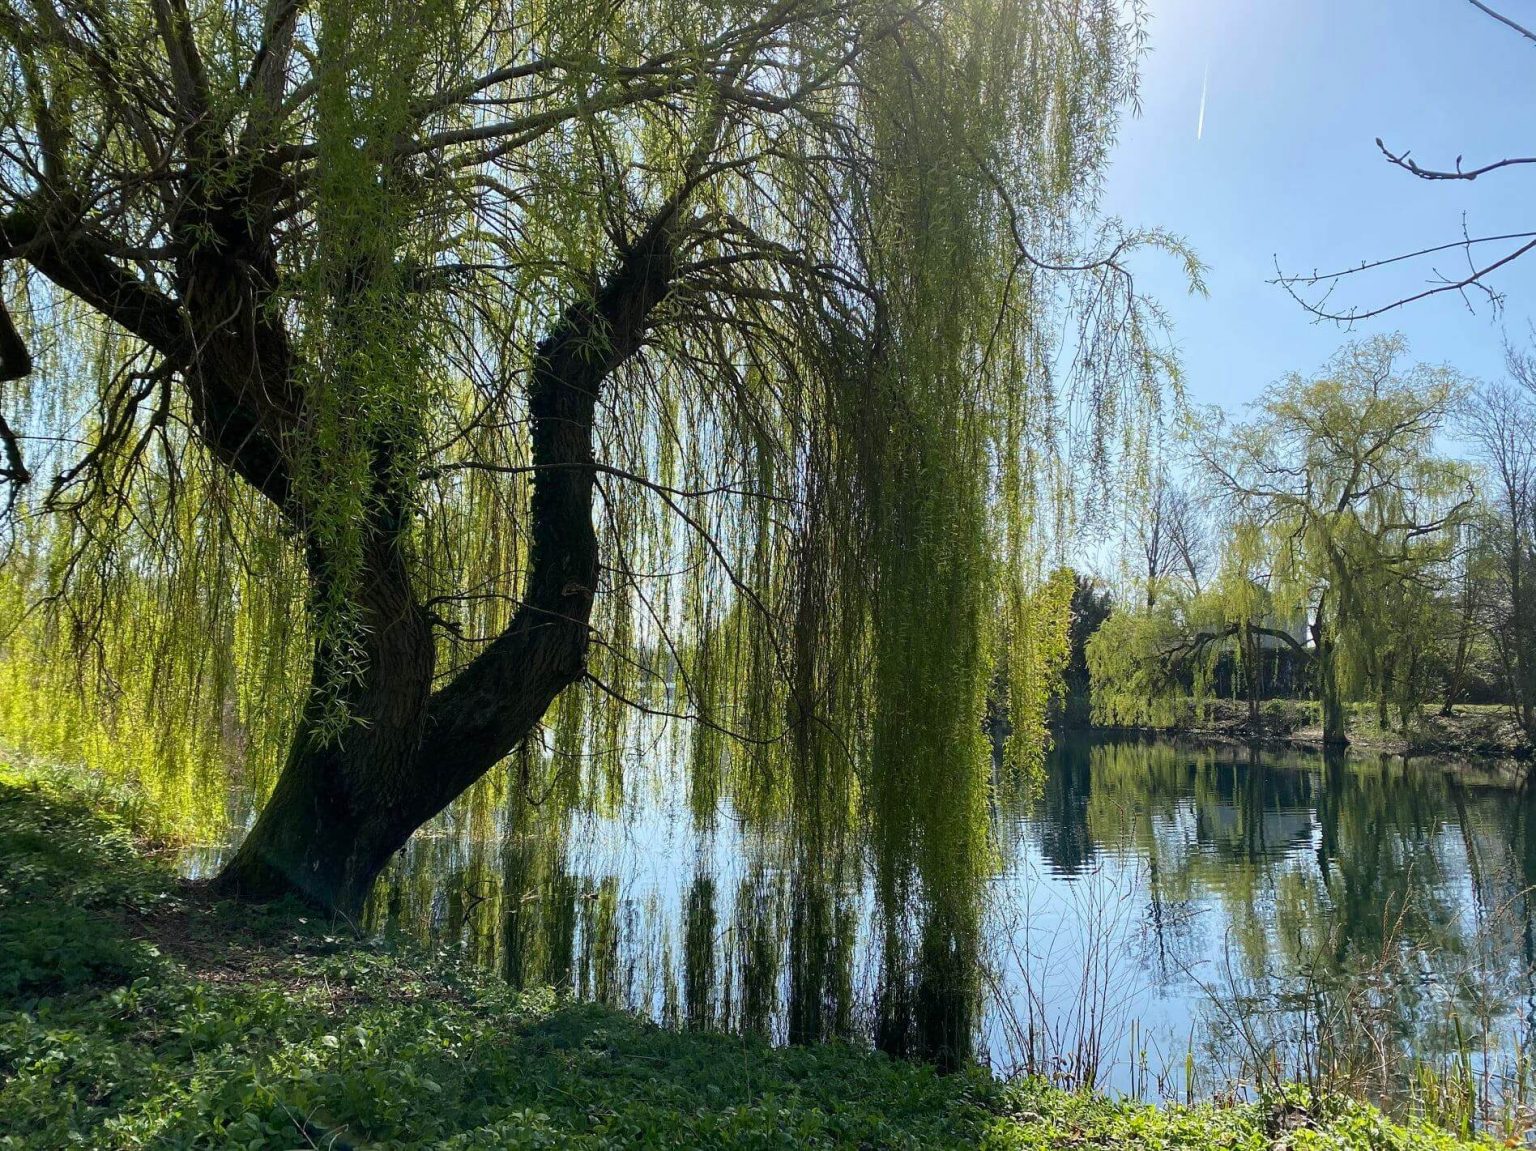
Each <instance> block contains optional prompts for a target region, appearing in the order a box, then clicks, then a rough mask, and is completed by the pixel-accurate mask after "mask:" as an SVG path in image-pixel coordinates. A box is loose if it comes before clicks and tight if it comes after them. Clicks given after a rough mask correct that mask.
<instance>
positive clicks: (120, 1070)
mask: <svg viewBox="0 0 1536 1151" xmlns="http://www.w3.org/2000/svg"><path fill="white" fill-rule="evenodd" d="M210 1146H217V1147H252V1148H255V1147H260V1148H269V1147H270V1148H295V1147H299V1148H303V1147H330V1148H336V1149H338V1151H340V1149H342V1148H347V1147H353V1148H363V1147H368V1148H384V1147H440V1148H565V1147H570V1148H598V1147H709V1148H716V1147H719V1148H726V1147H731V1148H747V1147H751V1148H769V1147H850V1148H853V1147H857V1148H887V1147H891V1148H901V1147H912V1148H917V1147H922V1148H942V1147H985V1148H998V1149H1003V1148H1069V1147H1085V1148H1174V1147H1187V1148H1208V1147H1209V1148H1245V1149H1246V1148H1253V1149H1255V1151H1257V1149H1259V1148H1271V1147H1273V1148H1288V1149H1293V1151H1307V1149H1309V1148H1318V1149H1322V1148H1337V1149H1339V1151H1346V1149H1354V1148H1377V1147H1380V1148H1399V1149H1402V1151H1428V1149H1431V1148H1434V1149H1441V1148H1445V1149H1451V1148H1455V1147H1458V1146H1463V1144H1459V1143H1457V1142H1456V1141H1455V1140H1453V1139H1452V1138H1451V1137H1449V1136H1447V1135H1444V1134H1441V1133H1438V1132H1435V1131H1432V1130H1430V1129H1428V1128H1415V1129H1405V1128H1402V1127H1399V1126H1395V1125H1392V1124H1389V1123H1387V1122H1386V1121H1385V1120H1383V1119H1382V1118H1381V1116H1380V1115H1379V1114H1378V1113H1377V1112H1376V1111H1374V1110H1372V1109H1370V1108H1367V1107H1359V1106H1355V1105H1352V1104H1347V1103H1337V1104H1304V1103H1301V1102H1299V1101H1297V1100H1291V1101H1290V1102H1289V1103H1288V1104H1287V1105H1285V1106H1277V1105H1274V1104H1255V1105H1251V1106H1242V1107H1197V1108H1170V1109H1165V1110H1159V1109H1156V1108H1153V1107H1149V1106H1146V1105H1143V1104H1117V1103H1113V1102H1110V1101H1107V1100H1104V1099H1102V1098H1098V1097H1094V1096H1087V1095H1074V1094H1068V1093H1065V1092H1061V1091H1057V1090H1053V1089H1051V1088H1049V1087H1046V1086H1044V1085H1042V1084H1038V1083H1022V1084H1012V1085H1005V1084H1002V1083H999V1082H997V1081H995V1080H993V1079H992V1078H990V1077H989V1076H987V1075H986V1074H985V1073H984V1072H982V1071H980V1070H974V1071H971V1072H967V1073H963V1074H958V1075H951V1076H947V1077H942V1076H939V1075H937V1074H935V1073H934V1072H933V1071H932V1070H931V1069H929V1068H925V1067H919V1066H915V1065H911V1064H905V1063H900V1062H896V1061H893V1060H890V1059H887V1058H885V1057H884V1056H881V1055H878V1054H874V1053H871V1052H868V1051H863V1050H859V1049H856V1048H853V1047H848V1046H842V1045H830V1046H824V1047H815V1048H795V1049H775V1048H773V1047H770V1046H769V1045H767V1044H766V1043H763V1042H761V1041H759V1040H756V1039H742V1038H736V1037H728V1036H723V1035H701V1034H683V1033H677V1032H671V1031H666V1030H663V1029H660V1028H658V1027H655V1026H652V1025H651V1024H649V1023H646V1022H644V1021H642V1020H639V1019H636V1018H634V1017H632V1016H629V1015H626V1014H623V1013H620V1012H616V1011H612V1010H607V1009H602V1008H597V1007H592V1006H580V1005H574V1004H570V1003H564V1002H560V1001H558V1000H557V999H556V998H555V997H554V996H552V995H550V994H548V993H516V992H513V991H511V990H510V989H508V988H507V987H505V986H500V985H498V984H497V983H496V982H495V981H494V980H492V979H489V978H487V977H485V976H482V975H479V974H477V973H475V972H473V971H470V970H466V969H464V968H461V967H459V966H457V965H455V964H453V963H451V962H449V961H447V960H445V959H442V958H437V959H432V958H429V957H423V956H411V955H402V954H394V953H389V952H387V951H385V950H382V949H380V948H379V947H378V946H376V945H371V944H367V943H362V942H358V941H356V940H353V939H351V938H350V937H348V938H338V937H336V936H334V935H332V934H330V933H328V932H327V931H326V929H325V927H324V925H322V924H318V923H316V922H314V921H313V919H312V917H310V916H306V915H304V914H303V913H302V911H300V910H298V909H294V908H278V909H269V910H257V909H249V908H238V907H232V906H228V905H217V904H212V903H210V902H209V901H207V900H206V899H204V898H203V897H202V896H201V895H200V893H199V892H198V891H197V890H196V889H195V888H192V887H189V886H187V885H185V884H183V883H181V882H179V881H178V880H176V879H175V878H174V876H173V875H172V873H171V872H170V871H169V870H168V869H167V868H166V867H165V866H164V865H163V864H161V863H158V862H156V861H155V860H154V859H153V858H152V857H150V856H147V855H146V854H144V853H143V852H141V851H140V850H139V849H137V848H136V847H135V845H134V843H133V842H132V840H131V838H130V837H129V836H128V835H127V833H126V832H125V830H124V829H123V827H122V826H121V824H120V823H118V822H116V821H115V820H114V818H113V817H112V816H111V815H110V814H109V813H104V812H102V811H100V810H92V809H91V808H90V807H89V806H88V805H87V804H86V803H85V802H84V801H82V800H81V799H80V798H78V797H76V796H71V795H70V794H68V793H64V792H61V791H60V790H59V789H58V788H57V787H52V786H49V787H44V786H40V785H37V784H32V783H27V782H25V781H22V780H20V779H18V778H17V777H15V776H14V775H9V776H8V775H6V774H5V773H4V772H3V771H0V1147H35V1148H42V1147H88V1148H120V1147H121V1148H127V1147H164V1148H172V1147H210Z"/></svg>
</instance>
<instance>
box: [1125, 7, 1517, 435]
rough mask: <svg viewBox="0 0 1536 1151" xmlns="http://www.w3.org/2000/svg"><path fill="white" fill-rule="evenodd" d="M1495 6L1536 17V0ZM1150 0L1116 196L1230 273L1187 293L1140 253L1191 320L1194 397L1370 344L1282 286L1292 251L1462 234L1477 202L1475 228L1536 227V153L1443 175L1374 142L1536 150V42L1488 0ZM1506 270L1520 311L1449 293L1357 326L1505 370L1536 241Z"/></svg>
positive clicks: (1178, 322)
mask: <svg viewBox="0 0 1536 1151" xmlns="http://www.w3.org/2000/svg"><path fill="white" fill-rule="evenodd" d="M1494 6H1495V7H1497V8H1499V9H1500V10H1501V11H1504V12H1505V13H1506V14H1507V15H1509V16H1510V17H1512V18H1514V19H1516V20H1519V21H1521V22H1522V23H1525V24H1527V25H1528V26H1536V0H1495V3H1494ZM1150 7H1151V15H1152V23H1151V29H1150V31H1151V50H1150V53H1149V54H1148V56H1147V57H1146V58H1145V59H1144V61H1143V65H1142V73H1143V82H1142V89H1141V92H1142V106H1143V107H1142V115H1141V116H1140V117H1139V118H1127V120H1126V121H1125V123H1124V124H1123V125H1122V127H1121V131H1120V140H1119V144H1118V145H1117V148H1116V152H1115V157H1114V162H1113V166H1112V168H1111V170H1110V173H1109V179H1108V186H1107V192H1106V198H1105V203H1104V207H1105V209H1106V210H1107V211H1108V212H1109V213H1111V214H1114V215H1118V216H1120V217H1122V218H1123V219H1124V220H1125V221H1126V222H1127V223H1130V224H1141V225H1157V226H1161V227H1165V228H1167V229H1169V230H1171V231H1173V232H1176V233H1178V234H1180V235H1182V236H1184V237H1185V238H1186V239H1187V240H1188V241H1189V242H1190V243H1191V244H1192V245H1193V247H1194V248H1195V250H1196V251H1197V252H1198V253H1199V254H1200V256H1201V257H1202V259H1204V260H1205V262H1206V263H1207V264H1208V265H1209V266H1210V273H1209V277H1208V286H1209V290H1210V294H1209V297H1208V298H1200V297H1191V296H1189V295H1188V294H1187V293H1186V292H1185V290H1184V288H1183V287H1182V284H1181V281H1180V278H1179V272H1178V269H1177V268H1176V267H1175V266H1174V264H1173V262H1172V261H1169V260H1166V259H1154V258H1152V257H1151V256H1150V255H1149V256H1146V257H1143V258H1141V259H1140V260H1139V262H1138V266H1137V271H1138V278H1139V280H1140V282H1141V284H1142V286H1143V287H1144V288H1145V289H1147V290H1149V291H1151V292H1152V293H1153V294H1155V295H1156V296H1157V297H1158V298H1159V299H1160V300H1161V301H1162V302H1163V303H1164V304H1165V306H1166V307H1167V308H1168V310H1169V312H1170V313H1171V315H1172V318H1173V321H1174V324H1175V331H1174V337H1175V340H1176V342H1177V344H1178V347H1179V349H1180V352H1181V355H1182V359H1183V362H1184V365H1185V371H1186V380H1187V384H1188V387H1189V394H1190V398H1191V400H1192V401H1193V402H1195V403H1201V404H1204V403H1221V404H1223V405H1224V406H1226V407H1228V408H1231V409H1234V410H1235V409H1237V408H1240V407H1241V405H1242V404H1243V403H1244V402H1246V401H1248V400H1250V399H1252V398H1253V397H1254V396H1256V395H1257V394H1258V393H1259V392H1260V391H1261V390H1262V389H1263V388H1264V387H1265V385H1267V384H1268V383H1270V382H1271V381H1273V380H1274V379H1276V378H1278V377H1279V376H1281V375H1282V374H1284V373H1285V372H1287V371H1289V370H1292V369H1295V370H1300V371H1303V372H1310V371H1311V370H1312V369H1314V368H1316V367H1317V366H1318V365H1319V364H1321V363H1322V361H1324V360H1325V359H1326V358H1327V357H1328V356H1329V355H1330V354H1331V353H1332V351H1333V350H1334V349H1336V348H1337V347H1338V345H1339V344H1340V343H1341V342H1343V341H1344V340H1345V339H1347V338H1349V336H1348V334H1347V333H1346V332H1345V331H1344V330H1342V329H1340V328H1339V327H1337V326H1334V325H1329V324H1321V325H1320V324H1317V323H1315V322H1314V321H1313V320H1312V319H1311V317H1309V316H1308V315H1307V314H1306V313H1305V312H1304V311H1303V310H1302V309H1301V308H1300V307H1298V306H1297V305H1296V304H1295V303H1294V302H1293V301H1292V300H1291V299H1290V298H1289V297H1288V296H1287V295H1286V294H1285V292H1284V291H1283V290H1282V289H1280V288H1278V287H1274V286H1271V285H1270V284H1268V283H1266V282H1265V281H1266V280H1269V279H1273V278H1274V275H1275V271H1274V269H1275V261H1276V259H1277V258H1278V260H1279V262H1280V265H1281V267H1283V268H1285V269H1287V270H1291V271H1307V270H1311V269H1313V268H1317V269H1319V270H1325V269H1332V268H1335V267H1348V266H1351V265H1354V264H1358V263H1359V262H1361V261H1362V260H1368V259H1378V258H1382V257H1386V256H1391V255H1396V254H1398V253H1400V252H1404V251H1409V250H1412V249H1415V248H1419V247H1423V246H1425V245H1428V244H1431V243H1441V242H1448V241H1452V240H1455V239H1457V238H1458V237H1459V236H1460V233H1461V226H1462V214H1463V213H1465V214H1466V221H1467V226H1468V229H1469V230H1470V231H1471V232H1472V233H1473V234H1474V235H1476V234H1479V233H1484V234H1493V233H1504V232H1518V231H1530V230H1536V166H1532V167H1527V168H1514V169H1511V170H1507V171H1504V172H1501V173H1492V174H1489V175H1486V176H1484V177H1482V178H1481V179H1479V180H1477V181H1475V182H1471V183H1468V182H1464V181H1447V182H1438V183H1431V182H1427V181H1423V180H1419V179H1416V178H1414V177H1413V176H1411V175H1409V174H1408V173H1406V172H1403V171H1401V170H1400V169H1397V168H1394V167H1392V166H1390V165H1389V164H1388V163H1387V162H1386V161H1385V160H1384V159H1383V158H1382V156H1381V154H1380V153H1379V152H1378V151H1377V150H1376V146H1375V144H1374V142H1373V141H1374V140H1375V138H1376V137H1377V136H1380V137H1382V138H1383V140H1384V141H1385V142H1386V143H1387V145H1388V146H1390V147H1393V148H1394V150H1401V149H1403V148H1411V149H1412V150H1413V154H1414V158H1415V159H1416V160H1418V161H1419V162H1420V163H1422V164H1424V165H1425V166H1426V167H1442V166H1449V165H1451V164H1453V163H1454V161H1455V158H1456V156H1457V155H1458V154H1461V155H1463V156H1464V163H1465V165H1466V166H1467V167H1472V166H1474V165H1477V164H1481V163H1484V162H1487V161H1490V160H1495V159H1499V158H1502V157H1504V156H1508V155H1515V154H1519V155H1531V154H1536V130H1533V129H1532V119H1531V116H1532V113H1533V111H1536V43H1532V42H1530V41H1528V40H1525V39H1523V38H1521V37H1520V36H1518V35H1517V34H1516V33H1514V32H1512V31H1510V30H1509V29H1507V28H1505V27H1504V26H1502V25H1500V24H1498V23H1496V22H1495V21H1494V20H1492V19H1490V18H1489V17H1488V16H1486V15H1484V14H1483V13H1481V12H1479V11H1478V10H1477V9H1476V8H1475V7H1473V5H1472V4H1471V3H1469V2H1468V0H1391V2H1389V0H1150ZM1207 76H1208V77H1209V79H1208V82H1207V81H1205V78H1206V77H1207ZM1202 82H1206V101H1205V120H1204V128H1203V132H1202V133H1201V135H1200V138H1198V139H1197V128H1198V126H1199V116H1200V104H1201V88H1202ZM1496 247H1497V246H1488V247H1486V248H1484V249H1483V250H1484V251H1486V252H1492V251H1494V250H1495V249H1496ZM1439 259H1440V261H1441V262H1440V264H1439V266H1440V268H1441V269H1442V270H1443V271H1448V272H1449V271H1459V270H1461V269H1462V268H1464V267H1465V264H1464V261H1463V259H1462V257H1461V256H1460V255H1459V254H1456V253H1451V254H1448V255H1446V256H1444V257H1440V258H1439ZM1429 274H1430V267H1429V265H1428V264H1427V263H1421V264H1417V265H1414V266H1412V267H1408V268H1404V267H1401V266H1400V267H1399V268H1397V269H1396V270H1393V271H1386V272H1381V273H1377V274H1376V275H1375V277H1374V278H1372V279H1368V280H1367V279H1361V278H1356V282H1355V283H1354V284H1350V283H1349V282H1348V281H1346V282H1345V284H1344V285H1343V286H1341V288H1340V292H1341V293H1344V295H1343V296H1342V297H1340V298H1343V299H1347V300H1350V301H1352V302H1360V303H1375V302H1384V301H1385V300H1387V299H1390V298H1393V297H1396V296H1400V295H1403V294H1407V293H1409V292H1413V291H1417V290H1419V289H1420V288H1422V287H1423V286H1425V281H1426V279H1427V278H1428V276H1429ZM1493 282H1494V284H1495V285H1496V286H1497V287H1498V288H1500V289H1501V290H1502V291H1503V292H1504V293H1505V295H1506V300H1505V305H1504V309H1503V312H1502V314H1501V315H1495V314H1494V311H1493V309H1492V308H1490V307H1489V305H1488V304H1487V302H1486V301H1484V300H1481V299H1479V300H1477V301H1476V309H1477V310H1476V314H1469V313H1468V311H1467V308H1466V306H1465V305H1464V304H1463V302H1462V301H1461V300H1460V299H1459V298H1457V297H1456V296H1454V295H1442V296H1440V297H1437V298H1434V299H1431V300H1427V301H1423V302H1420V303H1417V304H1413V305H1410V306H1409V307H1407V308H1406V309H1401V310H1398V311H1396V312H1391V313H1388V314H1387V315H1385V316H1383V317H1381V318H1379V319H1375V320H1370V321H1366V322H1364V323H1362V324H1360V325H1358V326H1357V329H1356V330H1357V332H1358V333H1360V334H1372V333H1375V332H1382V331H1402V332H1404V333H1405V334H1406V335H1407V336H1408V338H1409V340H1410V342H1411V350H1412V354H1413V356H1414V358H1416V359H1420V360H1428V361H1431V362H1435V363H1448V364H1451V365H1453V366H1455V367H1457V368H1459V369H1461V370H1462V371H1464V372H1467V373H1469V374H1471V375H1474V376H1480V377H1494V376H1497V375H1499V374H1500V372H1501V370H1502V358H1503V353H1502V347H1501V340H1502V336H1503V333H1504V332H1505V331H1508V332H1509V333H1510V335H1511V336H1512V337H1516V338H1528V335H1529V324H1530V323H1531V321H1532V320H1536V252H1533V253H1531V254H1530V255H1529V256H1527V257H1526V258H1525V260H1524V262H1523V263H1520V264H1516V265H1514V266H1513V267H1512V268H1511V269H1509V270H1506V271H1505V272H1504V273H1503V274H1501V275H1499V276H1497V278H1496V279H1495V280H1494V281H1493Z"/></svg>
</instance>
